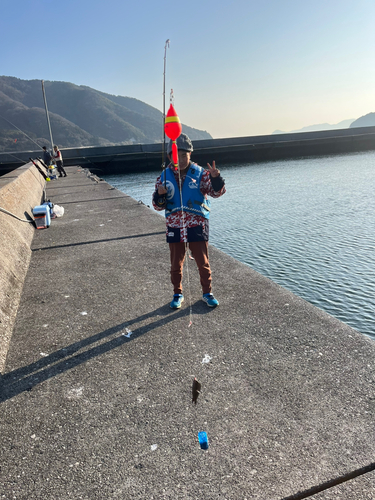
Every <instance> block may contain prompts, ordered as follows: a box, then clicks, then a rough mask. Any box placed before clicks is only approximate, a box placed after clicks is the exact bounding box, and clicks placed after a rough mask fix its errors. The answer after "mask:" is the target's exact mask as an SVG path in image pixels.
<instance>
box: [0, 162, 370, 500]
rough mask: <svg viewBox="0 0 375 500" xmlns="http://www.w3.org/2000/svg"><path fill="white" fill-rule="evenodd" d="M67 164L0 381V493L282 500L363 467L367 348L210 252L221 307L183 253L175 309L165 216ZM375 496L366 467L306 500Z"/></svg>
mask: <svg viewBox="0 0 375 500" xmlns="http://www.w3.org/2000/svg"><path fill="white" fill-rule="evenodd" d="M67 172H68V176H67V177H66V178H63V179H59V180H57V181H53V182H50V183H48V185H47V198H49V199H51V201H52V202H53V203H55V204H58V205H61V206H63V207H64V209H65V214H64V216H63V217H62V218H58V219H55V220H53V221H52V224H51V227H50V228H49V229H45V230H35V234H34V238H33V241H32V246H31V250H32V256H31V261H30V265H29V268H28V272H27V275H26V279H25V283H24V287H23V292H22V296H21V301H20V306H19V309H18V314H17V317H16V322H15V326H14V330H13V334H12V338H11V341H10V346H9V351H8V354H7V358H6V363H5V368H4V370H3V371H2V379H1V397H0V450H1V470H0V485H1V487H0V488H1V490H0V498H5V499H13V498H17V499H21V498H22V499H27V500H33V499H38V500H40V499H42V500H44V499H45V500H51V499H54V500H58V499H59V500H60V499H61V500H66V499H68V498H69V499H70V498H72V499H86V500H93V499H106V500H107V499H132V500H133V499H142V500H143V499H162V498H163V499H173V500H176V499H203V498H204V499H215V500H216V499H236V500H237V499H243V500H244V499H248V500H250V499H259V500H260V499H262V500H281V499H283V498H286V497H288V496H291V495H295V494H296V493H297V492H299V491H303V490H307V489H309V488H311V487H314V486H317V485H320V484H322V483H325V482H326V481H329V480H331V479H334V478H337V477H339V476H343V475H345V474H349V473H350V472H352V471H354V470H356V469H359V468H362V467H365V466H367V465H369V464H371V463H372V462H374V451H375V437H374V417H375V343H374V342H373V341H371V340H370V339H368V338H367V337H365V336H363V335H362V334H360V333H358V332H356V331H354V330H353V329H351V328H350V327H348V326H346V325H344V324H343V323H341V322H340V321H338V320H336V319H335V318H333V317H331V316H329V315H328V314H326V313H324V312H322V311H321V310H319V309H317V308H315V307H313V306H312V305H310V304H308V303H307V302H305V301H304V300H302V299H300V298H298V297H296V296H295V295H293V294H291V293H290V292H288V291H286V290H285V289H283V288H282V287H280V286H278V285H276V284H275V283H273V282H272V281H270V280H268V279H267V278H265V277H263V276H261V275H259V274H257V273H256V272H254V271H253V270H252V269H250V268H249V267H247V266H245V265H243V264H241V263H239V262H238V261H236V260H234V259H233V258H231V257H229V256H228V255H226V254H224V253H222V252H221V251H219V250H217V249H216V248H214V247H212V246H210V261H211V265H212V270H213V284H214V292H215V295H216V296H217V298H218V299H219V300H220V306H219V307H218V308H216V309H213V310H212V309H209V308H208V307H207V306H206V305H205V304H204V303H203V302H202V301H201V290H200V285H199V279H198V275H197V270H196V265H195V262H194V261H193V260H190V259H189V260H188V262H187V263H185V278H184V286H185V288H184V293H185V302H184V305H183V307H182V309H180V310H178V311H173V310H171V309H170V308H169V302H170V300H171V297H172V290H171V285H170V279H169V251H168V246H167V244H166V243H165V234H164V233H165V225H164V219H163V218H162V217H161V216H160V215H159V214H156V213H155V212H154V211H152V210H151V209H150V208H148V207H147V206H145V205H143V204H141V203H138V202H137V200H134V199H132V198H131V197H129V196H126V195H124V194H123V193H121V192H120V191H118V190H116V189H114V188H112V187H111V186H110V185H108V184H107V183H105V182H103V181H97V180H95V179H93V180H92V179H90V178H89V177H87V176H86V174H85V172H84V171H83V170H81V169H79V168H77V167H68V168H67ZM186 264H187V265H188V269H187V267H186ZM188 276H189V281H190V287H188V280H187V277H188ZM190 320H191V321H192V325H191V326H190V327H189V322H190ZM194 377H197V378H198V380H199V381H200V382H201V383H202V392H201V394H200V395H199V397H198V403H197V405H196V406H194V405H192V402H191V387H192V382H193V378H194ZM199 431H206V432H207V436H208V441H209V448H208V450H202V449H200V447H199V443H198V438H197V435H198V432H199ZM374 487H375V473H374V472H369V473H366V474H363V475H361V476H359V477H358V478H356V479H352V480H349V481H346V482H344V483H343V484H341V485H339V486H335V487H333V488H330V489H327V490H325V491H324V492H322V493H319V494H318V495H315V496H314V499H315V498H316V499H318V500H323V499H324V500H329V499H338V498H339V499H340V500H354V499H355V500H364V499H368V500H370V499H373V498H374V491H375V488H374Z"/></svg>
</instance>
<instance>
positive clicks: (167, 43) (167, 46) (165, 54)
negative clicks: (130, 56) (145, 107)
mask: <svg viewBox="0 0 375 500" xmlns="http://www.w3.org/2000/svg"><path fill="white" fill-rule="evenodd" d="M169 43H170V40H169V38H168V40H167V41H166V42H165V47H164V73H163V146H162V153H161V154H162V158H161V167H162V169H163V170H165V127H164V125H165V73H166V66H167V48H169ZM164 181H165V182H164V187H165V188H166V186H167V176H165V180H164Z"/></svg>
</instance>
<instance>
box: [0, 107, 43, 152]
mask: <svg viewBox="0 0 375 500" xmlns="http://www.w3.org/2000/svg"><path fill="white" fill-rule="evenodd" d="M0 118H2V119H3V120H5V121H6V122H8V123H9V125H12V127H14V128H16V129H17V130H19V131H20V132H21V133H22V134H23V135H25V136H26V137H27V138H28V139H29V140H30V141H31V142H33V143H34V144H36V145H37V146H38V148H40V149H43V148H42V146H39V144H38V143H37V142H35V141H34V140H33V139H31V137H29V136H28V135H27V134H26V133H25V132H24V131H23V130H21V129H20V128H18V127H17V125H14V123H12V122H10V121H9V120H7V119H6V118H4V116H1V115H0Z"/></svg>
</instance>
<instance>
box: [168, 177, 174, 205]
mask: <svg viewBox="0 0 375 500" xmlns="http://www.w3.org/2000/svg"><path fill="white" fill-rule="evenodd" d="M167 189H168V193H167V200H169V201H170V200H172V199H173V196H174V185H173V184H172V182H171V181H167Z"/></svg>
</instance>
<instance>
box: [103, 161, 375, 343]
mask: <svg viewBox="0 0 375 500" xmlns="http://www.w3.org/2000/svg"><path fill="white" fill-rule="evenodd" d="M219 168H220V170H221V173H222V176H223V177H224V178H225V181H226V187H227V193H226V194H225V195H224V196H223V197H222V198H219V199H217V200H214V199H212V200H211V202H212V205H211V207H212V212H211V222H210V242H211V243H212V244H213V245H215V246H216V247H217V248H219V249H221V250H223V251H224V252H226V253H227V254H229V255H231V256H232V257H234V258H236V259H238V260H239V261H241V262H243V263H245V264H248V265H249V266H251V267H252V268H253V269H254V270H256V271H258V272H259V273H261V274H263V275H264V276H267V277H268V278H270V279H272V280H273V281H275V282H276V283H278V284H280V285H282V286H283V287H285V288H287V289H288V290H290V291H292V292H293V293H295V294H296V295H298V296H300V297H302V298H304V299H305V300H307V301H308V302H310V303H311V304H314V305H315V306H317V307H319V308H321V309H323V310H325V311H326V312H328V313H329V314H331V315H333V316H335V317H336V318H338V319H340V320H341V321H343V322H345V323H347V324H348V325H350V326H351V327H353V328H355V329H356V330H358V331H360V332H362V333H364V334H366V335H369V336H370V337H372V338H373V339H374V340H375V298H374V297H375V269H374V255H375V222H374V213H375V152H370V153H358V154H348V155H342V156H329V157H319V158H307V159H306V158H303V159H296V160H287V161H278V162H268V163H256V164H249V165H236V166H234V167H232V166H229V165H220V166H219ZM157 176H158V172H147V173H142V174H127V175H118V176H106V177H105V180H106V181H107V182H109V183H110V184H111V185H113V186H115V187H116V188H118V189H120V190H121V191H123V192H124V193H126V194H128V195H130V196H132V197H133V198H135V199H136V200H142V201H143V202H144V203H145V204H147V205H151V196H152V193H153V191H154V185H155V180H156V177H157Z"/></svg>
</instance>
